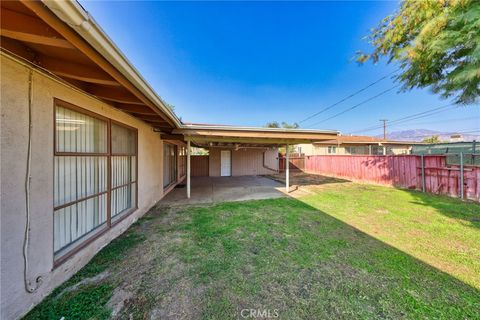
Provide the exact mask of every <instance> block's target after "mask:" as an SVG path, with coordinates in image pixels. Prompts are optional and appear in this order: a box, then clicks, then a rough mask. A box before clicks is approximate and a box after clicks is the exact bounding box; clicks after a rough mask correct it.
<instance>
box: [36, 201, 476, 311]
mask: <svg viewBox="0 0 480 320" xmlns="http://www.w3.org/2000/svg"><path fill="white" fill-rule="evenodd" d="M159 210H161V209H158V208H154V209H152V210H151V211H150V213H149V214H148V215H147V216H146V217H145V218H144V219H143V220H142V223H138V224H136V225H134V226H132V227H131V228H130V230H129V231H128V232H127V233H126V234H125V235H122V236H121V237H120V238H119V239H117V240H115V241H116V244H122V245H121V246H119V245H116V244H115V243H114V245H110V246H108V247H106V248H105V249H103V250H102V251H100V253H99V254H97V256H99V257H100V259H98V258H94V259H92V261H91V262H90V263H89V265H91V264H94V265H95V264H99V263H100V265H101V267H100V268H96V267H95V266H89V265H87V266H86V267H85V268H84V270H88V272H86V274H88V276H92V275H94V274H95V270H98V271H100V270H105V268H104V266H105V267H106V269H108V270H111V271H112V274H111V275H110V278H109V279H108V282H107V284H105V283H100V284H96V285H89V288H88V289H89V290H91V291H93V292H101V293H102V294H99V295H100V296H101V298H95V299H83V296H82V295H85V290H79V291H78V292H70V294H69V295H66V296H64V297H63V298H62V301H61V303H55V299H56V298H55V297H54V296H53V297H48V298H47V299H46V300H45V301H44V302H43V303H42V304H40V305H39V306H38V307H37V308H36V309H37V310H44V311H45V314H44V315H50V312H52V313H51V314H52V315H55V316H62V315H64V314H70V315H71V314H73V315H75V318H78V319H86V318H95V319H104V318H107V317H108V313H106V312H105V301H106V300H108V296H106V295H105V294H103V292H108V293H109V294H111V292H112V291H113V288H111V287H108V286H109V285H110V286H111V285H114V286H115V287H117V286H118V287H124V288H125V287H128V288H129V289H130V290H131V291H132V293H133V297H132V298H130V299H129V300H128V301H126V303H125V305H126V306H127V307H126V310H124V311H123V313H122V314H121V315H120V317H121V318H122V317H123V318H133V319H137V318H138V319H142V318H151V317H153V316H154V315H155V312H154V310H156V312H161V314H162V315H166V318H171V319H174V318H175V317H176V316H178V315H183V318H185V319H200V318H204V319H205V318H207V319H238V318H240V316H241V315H240V312H241V310H242V309H256V310H258V309H260V310H265V309H267V310H272V311H271V312H273V310H277V311H278V314H279V318H280V319H313V318H315V319H319V318H334V319H352V318H368V319H370V318H373V319H375V318H376V319H386V318H387V319H389V318H396V319H398V318H435V319H436V318H443V319H474V318H478V310H479V309H480V291H479V290H477V289H476V288H473V287H471V286H469V285H467V284H465V283H463V282H461V281H459V280H457V279H456V278H454V277H452V276H450V275H449V274H447V273H444V272H442V271H440V270H438V269H436V268H434V267H432V266H430V265H428V264H426V263H424V262H422V261H420V260H418V259H416V258H414V257H412V256H410V255H408V254H406V253H404V252H402V251H400V250H398V249H396V248H394V247H392V246H390V245H387V244H385V243H383V242H382V241H379V240H377V239H375V238H373V237H371V236H369V235H367V234H366V233H364V232H362V231H360V230H358V229H356V228H354V227H352V226H350V225H348V224H346V223H344V222H342V221H340V220H338V219H336V218H334V217H332V216H331V215H329V214H327V213H325V212H323V211H320V210H318V209H316V208H314V207H312V206H310V205H308V204H306V203H304V202H302V201H299V200H296V199H293V198H279V199H268V200H252V201H244V202H225V203H218V204H215V205H211V206H188V207H184V208H177V209H175V210H171V211H169V212H168V213H167V214H165V213H164V211H161V212H160V214H159V212H158V211H159ZM132 234H141V238H139V239H141V240H142V241H139V242H137V241H131V239H132V237H133V236H132ZM159 236H161V238H160V239H163V241H162V243H161V244H160V245H159V244H158V243H157V242H158V241H159ZM128 237H129V238H128ZM135 237H136V236H135ZM124 238H126V239H127V240H128V239H130V240H128V241H127V242H126V243H128V244H130V243H134V244H135V250H121V252H122V254H121V255H120V254H119V252H120V250H119V248H120V247H123V243H124V242H125V241H124V240H123V239H124ZM143 239H145V240H143ZM168 239H171V241H167V240H168ZM140 243H141V245H139V244H140ZM126 247H129V248H130V245H128V246H126ZM124 248H125V247H124ZM131 248H133V247H131ZM152 248H153V249H152ZM133 251H134V252H135V255H133ZM142 255H153V256H152V257H151V259H148V260H145V261H146V262H145V263H147V264H149V265H148V266H142V268H140V267H139V266H138V263H139V260H138V259H135V256H136V257H139V256H142ZM104 257H107V258H108V259H104ZM118 259H122V268H124V269H125V270H130V271H129V272H131V273H130V274H129V277H122V275H121V272H120V271H118V270H116V268H114V266H113V265H112V264H116V263H117V262H119V260H118ZM107 261H108V263H110V264H111V265H110V266H106V265H105V263H106V262H107ZM167 261H170V262H172V261H176V262H175V263H176V264H177V265H178V266H177V268H176V269H177V270H176V271H175V270H174V269H172V271H168V272H167V271H166V270H170V269H168V268H167V267H166V264H167ZM170 267H171V266H170ZM178 270H182V272H180V273H179V272H178ZM183 271H185V272H183ZM81 275H82V272H80V273H79V274H78V275H77V276H75V277H74V279H76V280H77V281H81V278H82V277H81ZM186 284H191V285H188V286H186ZM92 286H93V288H92ZM106 286H107V287H106ZM80 289H82V288H80ZM79 299H80V300H81V302H79ZM52 301H53V303H52ZM145 301H148V303H147V302H145ZM178 301H180V302H181V304H179V303H178ZM79 303H80V307H79ZM50 308H59V309H58V310H53V311H50ZM78 308H80V310H82V309H81V308H87V309H88V310H90V312H88V313H82V312H78V311H76V310H79V309H78ZM72 309H73V310H72ZM187 309H188V310H190V313H188V312H189V311H188V310H187ZM96 310H98V312H97V311H96ZM159 310H160V311H159ZM30 315H32V314H30ZM168 315H171V316H168ZM30 318H32V317H30ZM57 318H58V317H57Z"/></svg>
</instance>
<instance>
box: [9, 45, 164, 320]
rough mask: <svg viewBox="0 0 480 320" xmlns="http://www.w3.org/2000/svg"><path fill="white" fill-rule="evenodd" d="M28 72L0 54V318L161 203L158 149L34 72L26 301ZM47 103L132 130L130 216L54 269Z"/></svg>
mask: <svg viewBox="0 0 480 320" xmlns="http://www.w3.org/2000/svg"><path fill="white" fill-rule="evenodd" d="M31 70H33V69H31V68H30V67H29V66H26V65H24V64H22V63H20V62H18V61H17V60H15V59H12V58H11V57H10V56H8V55H6V54H1V80H2V81H1V292H0V293H1V314H0V318H2V319H14V318H18V317H20V316H21V315H22V314H24V313H25V312H26V311H28V310H29V309H30V308H31V307H32V306H33V305H35V304H37V303H38V302H40V301H41V300H42V299H43V298H44V297H45V296H46V295H48V294H49V293H50V292H51V291H52V290H53V289H54V288H55V287H57V286H58V285H60V284H61V283H63V282H64V281H65V280H67V279H68V278H69V277H71V276H72V275H73V274H74V273H75V272H76V271H78V270H79V269H80V268H82V267H83V266H84V265H85V264H86V263H87V262H88V261H89V260H90V259H91V258H92V257H93V256H94V255H95V253H97V252H98V251H99V250H100V249H101V248H102V247H104V246H105V245H106V244H108V243H109V242H110V241H111V240H112V239H114V238H116V237H117V236H118V235H120V234H121V233H123V232H124V231H125V230H126V229H127V228H128V227H129V226H130V224H132V223H133V222H134V221H135V220H137V219H138V218H139V217H140V216H142V215H143V214H144V213H145V212H147V210H148V209H149V208H151V207H152V206H153V205H154V204H155V203H156V202H157V201H158V200H160V199H161V198H162V196H163V188H162V178H163V177H162V175H163V173H162V158H163V157H162V154H163V152H162V141H161V139H160V137H159V135H158V134H156V133H154V132H153V131H152V129H151V128H150V127H149V126H148V125H146V124H145V123H143V122H141V121H140V120H137V119H135V118H133V117H131V116H129V115H127V114H126V113H123V112H121V111H119V110H116V109H114V108H112V107H110V106H109V105H107V104H105V103H103V102H101V101H100V100H98V99H96V98H94V97H91V96H88V95H86V94H85V93H82V92H80V91H78V90H76V89H73V88H71V87H69V86H68V85H66V84H64V83H62V82H60V81H58V80H55V79H53V78H51V77H50V76H48V75H46V74H44V73H42V72H40V71H38V70H36V71H33V81H32V83H33V89H32V124H33V127H32V140H31V146H32V152H31V191H30V220H31V224H30V226H31V229H30V241H29V251H28V259H29V268H30V270H29V274H28V279H29V280H31V281H32V282H35V279H36V278H37V277H38V276H41V277H42V278H43V283H42V284H41V285H40V286H39V287H38V289H37V290H36V291H35V292H34V293H27V292H26V290H25V287H24V276H23V270H24V267H23V263H24V260H23V256H22V250H23V249H22V248H23V241H24V232H25V223H26V192H25V179H26V168H27V147H28V91H29V86H28V82H29V81H28V80H29V72H30V71H31ZM54 98H58V99H61V100H64V101H66V102H69V103H71V104H74V105H76V106H79V107H81V108H84V109H87V110H90V111H92V112H95V113H98V114H100V115H103V116H106V117H108V118H111V119H113V120H116V121H119V122H121V123H124V124H127V125H129V126H132V127H134V128H136V129H137V130H138V200H137V203H138V209H137V210H136V211H135V212H133V213H132V214H131V215H129V216H127V217H126V218H125V219H123V220H122V221H121V222H119V223H118V224H116V225H115V226H114V227H112V228H111V229H108V231H106V232H105V233H104V234H103V235H102V236H100V237H98V238H97V239H96V240H94V241H93V242H91V243H90V244H89V245H87V246H86V247H84V248H83V249H81V250H80V251H78V252H77V253H76V254H75V255H73V256H72V257H71V258H69V259H68V260H66V261H65V262H64V263H63V264H61V265H59V266H57V267H55V268H54V265H53V260H54V253H53V183H54V182H53V181H54V176H53V163H54V161H53V159H54V158H53V152H54V150H53V148H54V145H53V134H54V123H53V122H54V101H53V100H54Z"/></svg>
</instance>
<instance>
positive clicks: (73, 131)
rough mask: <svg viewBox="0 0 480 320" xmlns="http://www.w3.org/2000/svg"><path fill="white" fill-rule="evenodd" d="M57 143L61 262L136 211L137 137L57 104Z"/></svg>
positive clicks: (56, 206)
mask: <svg viewBox="0 0 480 320" xmlns="http://www.w3.org/2000/svg"><path fill="white" fill-rule="evenodd" d="M110 137H112V139H111V140H110ZM54 139H55V154H54V214H53V221H54V230H53V240H54V252H55V257H56V258H57V257H63V256H64V255H66V253H69V252H70V251H72V249H74V248H76V247H78V246H81V245H82V244H83V243H84V242H85V241H86V240H88V239H90V238H91V237H92V236H93V235H95V234H97V233H100V232H103V231H105V230H106V229H107V228H108V227H109V226H110V225H111V221H112V220H111V217H117V216H118V217H120V216H121V215H123V214H125V213H127V212H131V210H133V209H135V208H136V198H137V197H136V190H137V182H136V172H137V168H136V166H137V132H136V130H134V129H130V128H127V127H124V126H122V125H119V124H117V123H114V122H112V121H110V120H109V119H107V118H104V117H101V116H98V115H96V114H93V113H90V112H87V111H85V110H83V109H80V108H77V107H75V106H71V105H69V104H67V103H64V102H61V101H56V103H55V137H54Z"/></svg>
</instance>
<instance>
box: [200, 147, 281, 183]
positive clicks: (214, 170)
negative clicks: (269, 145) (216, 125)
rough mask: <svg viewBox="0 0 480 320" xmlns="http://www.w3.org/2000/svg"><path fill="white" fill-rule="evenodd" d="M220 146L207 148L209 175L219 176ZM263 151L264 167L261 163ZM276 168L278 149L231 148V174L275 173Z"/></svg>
mask: <svg viewBox="0 0 480 320" xmlns="http://www.w3.org/2000/svg"><path fill="white" fill-rule="evenodd" d="M221 150H227V149H222V148H210V149H209V157H210V158H209V173H210V176H211V177H219V176H220V151H221ZM263 153H265V167H268V168H270V169H273V170H270V169H268V168H265V167H264V163H263ZM275 170H278V149H274V150H272V149H253V148H244V149H239V150H232V176H252V175H265V174H272V173H275Z"/></svg>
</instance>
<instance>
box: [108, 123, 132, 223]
mask: <svg viewBox="0 0 480 320" xmlns="http://www.w3.org/2000/svg"><path fill="white" fill-rule="evenodd" d="M136 149H137V134H136V131H134V130H132V129H129V128H126V127H123V126H121V125H118V124H116V123H112V199H111V208H112V218H113V217H116V216H118V215H120V214H122V213H125V212H128V211H129V210H130V209H132V208H135V207H136V190H137V188H136V180H135V179H136V177H135V173H136V163H137V161H136V159H137V157H136V154H137V151H136Z"/></svg>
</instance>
